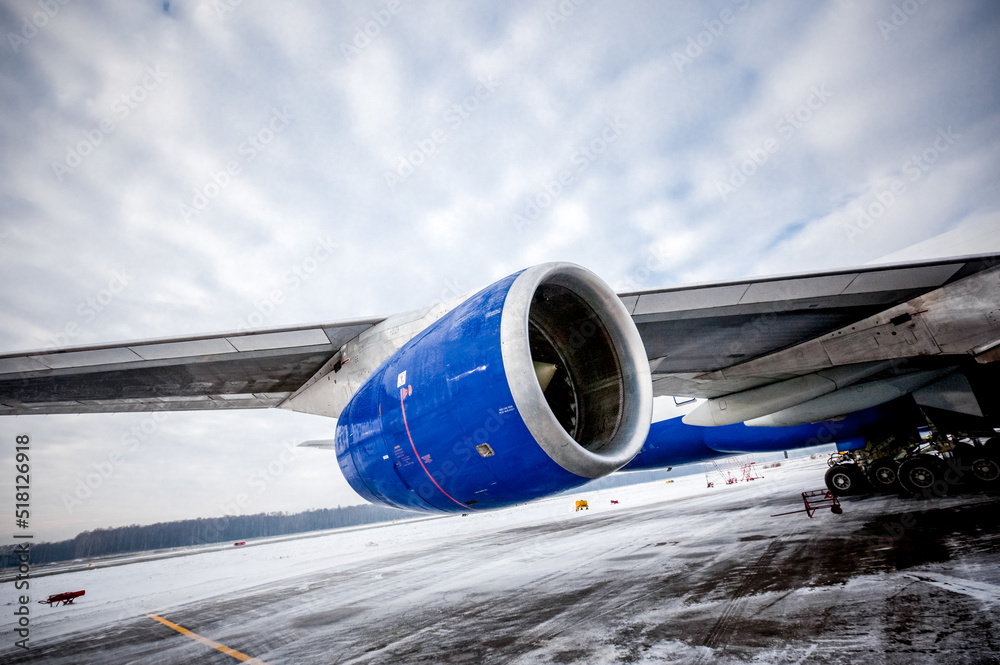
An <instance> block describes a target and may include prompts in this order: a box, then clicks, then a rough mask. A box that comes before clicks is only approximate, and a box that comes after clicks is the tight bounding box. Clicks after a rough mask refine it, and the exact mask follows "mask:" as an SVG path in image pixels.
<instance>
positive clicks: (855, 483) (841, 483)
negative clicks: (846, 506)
mask: <svg viewBox="0 0 1000 665" xmlns="http://www.w3.org/2000/svg"><path fill="white" fill-rule="evenodd" d="M824 480H825V481H826V487H827V489H828V490H830V491H831V492H833V493H834V495H836V496H854V495H857V494H864V493H865V492H867V491H868V490H869V486H868V479H867V478H865V474H864V472H863V471H862V470H861V467H859V466H858V465H857V464H834V465H833V466H831V467H830V468H829V469H828V470H827V472H826V477H825V478H824Z"/></svg>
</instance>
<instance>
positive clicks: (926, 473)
mask: <svg viewBox="0 0 1000 665" xmlns="http://www.w3.org/2000/svg"><path fill="white" fill-rule="evenodd" d="M945 471H946V467H945V465H944V463H943V462H942V461H941V460H940V459H939V458H937V457H934V456H933V455H926V454H921V455H915V456H913V457H911V458H909V459H907V460H904V461H903V463H902V464H900V465H899V482H900V484H902V486H903V489H905V490H906V491H908V492H910V493H912V494H930V493H934V494H938V495H940V496H944V495H945V494H947V493H948V483H947V482H945V479H944V476H945Z"/></svg>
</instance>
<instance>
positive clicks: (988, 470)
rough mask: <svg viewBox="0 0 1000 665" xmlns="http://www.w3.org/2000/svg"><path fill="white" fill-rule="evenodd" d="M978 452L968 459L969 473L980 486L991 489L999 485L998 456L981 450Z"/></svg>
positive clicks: (999, 468)
mask: <svg viewBox="0 0 1000 665" xmlns="http://www.w3.org/2000/svg"><path fill="white" fill-rule="evenodd" d="M979 452H980V454H978V455H974V456H973V457H974V458H973V459H971V460H970V461H969V466H970V467H971V469H970V471H969V473H970V474H971V475H972V477H973V478H974V479H975V482H976V484H977V485H979V486H980V487H988V488H990V489H992V488H994V487H997V486H1000V457H998V456H997V455H991V454H990V453H987V452H985V451H982V450H980V451H979Z"/></svg>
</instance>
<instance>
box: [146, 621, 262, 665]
mask: <svg viewBox="0 0 1000 665" xmlns="http://www.w3.org/2000/svg"><path fill="white" fill-rule="evenodd" d="M146 616H148V617H149V618H150V619H156V620H157V621H159V622H160V623H162V624H163V625H164V626H167V627H168V628H173V629H174V630H176V631H177V632H178V633H180V634H181V635H187V636H188V637H190V638H191V639H192V640H194V641H195V642H198V643H199V644H204V645H205V646H207V647H212V648H213V649H216V650H217V651H221V652H222V653H224V654H226V655H227V656H232V657H233V658H235V659H236V660H239V661H242V662H244V663H253V665H267V663H265V662H264V661H262V660H258V659H257V658H251V657H250V656H248V655H246V654H245V653H240V652H239V651H237V650H236V649H230V648H229V647H227V646H225V645H224V644H219V643H218V642H213V641H212V640H210V639H208V638H207V637H202V636H201V635H199V634H198V633H192V632H191V631H190V630H188V629H187V628H185V627H184V626H178V625H177V624H176V623H173V622H172V621H167V620H166V619H164V618H163V617H158V616H156V615H155V614H147V615H146Z"/></svg>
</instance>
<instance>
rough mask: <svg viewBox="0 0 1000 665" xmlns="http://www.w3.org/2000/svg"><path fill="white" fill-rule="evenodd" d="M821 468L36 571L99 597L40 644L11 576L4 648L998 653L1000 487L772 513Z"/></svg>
mask: <svg viewBox="0 0 1000 665" xmlns="http://www.w3.org/2000/svg"><path fill="white" fill-rule="evenodd" d="M825 468H826V462H825V459H823V458H819V459H809V458H805V459H801V460H792V461H790V462H786V463H785V464H784V465H783V466H781V467H780V468H776V469H765V470H764V474H765V478H764V479H762V480H757V481H754V482H749V483H740V484H737V485H732V486H717V487H714V488H711V489H709V488H706V487H705V479H704V477H703V476H688V477H684V478H679V479H678V480H677V481H676V482H675V483H669V484H668V483H662V482H657V483H650V484H647V485H639V486H633V487H628V488H619V489H612V490H604V491H601V492H592V493H588V492H582V493H580V495H579V496H578V497H570V498H566V497H562V498H557V499H550V500H547V501H543V502H539V503H536V504H531V505H528V506H521V507H517V508H514V509H510V510H504V511H497V512H492V513H484V514H470V515H469V516H468V517H460V516H455V517H452V518H447V519H438V520H432V521H426V522H417V523H399V524H394V525H391V526H388V527H383V528H377V529H361V530H357V529H356V530H352V531H349V532H344V533H333V534H330V535H324V536H321V537H313V538H303V539H297V540H284V541H281V542H274V543H263V544H257V545H256V546H254V543H250V544H248V546H247V547H242V548H231V549H223V550H219V549H218V548H214V549H213V551H208V552H204V553H195V554H191V553H188V555H187V556H183V557H176V558H165V559H158V560H153V561H138V562H135V563H124V564H123V565H115V566H111V567H105V568H98V569H90V570H78V571H73V572H61V573H58V574H54V575H50V576H47V577H42V578H39V579H37V580H34V581H33V586H32V596H33V600H36V599H38V598H43V597H46V596H47V595H48V594H49V593H58V592H60V591H70V590H77V589H86V591H87V594H86V596H84V597H82V598H80V599H79V600H78V601H77V603H76V604H74V605H71V606H65V607H54V608H48V607H46V606H42V605H37V604H35V605H33V609H32V615H31V620H32V623H31V638H30V644H31V650H30V651H27V652H25V651H22V650H19V649H16V648H14V647H13V642H14V639H15V638H14V637H13V636H12V632H11V630H12V629H13V627H14V626H13V623H12V612H13V604H12V603H11V602H9V600H10V598H11V595H12V592H11V590H10V584H9V583H7V584H5V585H4V586H5V587H7V588H6V590H5V592H4V596H3V601H4V603H5V608H4V612H3V616H2V617H0V628H2V633H3V635H5V636H6V638H5V642H6V643H4V644H2V645H0V660H2V661H3V662H4V663H11V664H13V663H36V662H44V663H52V664H66V665H69V664H76V663H220V664H222V663H236V662H239V660H240V656H242V657H243V660H244V662H247V659H249V662H264V663H271V664H276V663H324V664H326V663H338V664H345V663H398V664H405V663H512V664H514V663H516V664H522V663H700V662H704V663H789V664H791V663H997V662H1000V656H998V655H997V654H998V653H1000V565H998V564H1000V528H998V527H1000V496H998V495H997V494H996V493H993V494H982V493H979V494H974V493H969V494H961V495H958V496H951V497H947V498H943V499H936V500H920V499H901V498H898V497H895V496H892V497H882V496H879V497H867V498H859V499H849V500H845V501H844V514H842V515H833V514H831V513H829V512H827V511H824V512H820V513H818V514H817V515H816V516H815V517H814V518H813V519H809V518H808V517H806V516H805V514H799V515H789V516H784V517H774V518H772V517H770V515H771V514H773V513H779V512H782V511H786V510H795V509H796V508H797V507H801V501H800V499H799V492H802V491H804V490H810V489H817V488H819V487H821V486H822V484H823V481H822V474H823V471H824V470H825ZM576 498H583V499H587V500H588V501H589V502H590V506H591V509H590V510H589V511H580V512H574V510H573V508H574V502H575V499H576ZM612 499H614V500H617V501H618V502H619V503H618V504H614V505H613V504H611V500H612ZM40 570H41V569H40ZM154 617H158V618H154ZM161 619H162V621H161ZM178 629H181V630H178ZM183 631H186V632H183ZM199 638H200V639H199ZM219 647H222V649H223V650H220V649H219ZM227 650H228V651H227ZM233 654H238V655H233Z"/></svg>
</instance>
